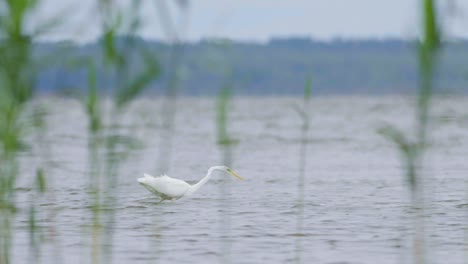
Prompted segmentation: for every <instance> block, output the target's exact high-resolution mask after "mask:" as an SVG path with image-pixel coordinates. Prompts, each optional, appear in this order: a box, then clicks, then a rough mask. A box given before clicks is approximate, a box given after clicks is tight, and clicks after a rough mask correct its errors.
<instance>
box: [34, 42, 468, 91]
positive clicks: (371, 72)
mask: <svg viewBox="0 0 468 264" xmlns="http://www.w3.org/2000/svg"><path fill="white" fill-rule="evenodd" d="M125 40H126V39H123V38H121V39H119V43H121V45H120V46H121V47H122V46H124V45H125V44H124V43H127V41H125ZM127 40H128V39H127ZM132 43H133V45H134V46H133V47H134V48H132V49H129V50H137V49H138V47H144V48H145V49H147V50H150V51H151V52H154V54H156V55H157V57H158V61H159V64H160V68H161V72H162V74H161V75H160V77H159V78H158V80H157V81H155V82H153V83H151V87H150V89H149V90H148V91H150V92H151V93H156V94H157V93H160V92H161V91H162V90H163V89H164V87H165V83H166V79H167V78H166V77H165V76H166V74H167V72H168V68H170V67H172V65H173V64H172V63H171V62H170V60H169V58H170V57H171V56H170V52H171V50H172V49H171V45H168V44H164V43H161V42H156V41H146V40H142V39H134V41H133V42H132ZM416 45H417V43H416V42H409V41H402V40H392V39H389V40H355V41H351V40H334V41H330V42H319V41H313V40H311V39H308V38H285V39H281V38H274V39H271V40H270V41H269V42H268V43H265V44H260V43H246V42H231V41H226V40H222V39H216V40H214V39H212V40H203V41H200V42H198V43H189V44H185V45H184V46H183V47H182V49H177V52H183V53H184V54H183V56H182V58H183V61H182V62H181V63H180V65H179V78H180V81H179V91H180V93H182V94H186V95H212V94H216V93H217V92H218V91H219V89H221V88H222V87H223V86H224V85H226V84H229V85H232V87H233V89H234V91H235V93H236V94H243V95H282V94H285V95H294V94H302V92H303V89H304V84H305V80H306V79H307V76H308V75H309V74H310V75H311V76H312V83H313V92H314V94H376V95H378V94H388V93H410V92H413V91H414V90H415V88H416V87H417V81H418V80H417V78H418V77H417V76H418V73H417V58H418V54H417V49H416ZM122 48H123V47H122ZM35 54H36V56H37V57H38V60H39V61H41V60H43V59H42V58H43V57H45V58H49V57H51V58H52V59H49V60H45V61H46V62H45V63H43V64H44V65H41V71H40V73H39V77H38V80H37V88H38V90H39V91H40V92H41V93H49V92H54V93H55V92H58V93H62V92H67V93H68V92H73V93H80V92H81V91H84V90H85V89H86V87H87V70H86V65H87V63H86V60H94V62H95V63H96V65H98V67H97V68H98V69H99V70H98V85H99V87H100V88H101V90H102V91H106V88H112V87H113V86H114V85H115V83H114V82H115V80H116V79H118V78H112V77H113V76H112V72H108V71H106V67H105V63H104V62H103V61H104V60H103V59H102V58H103V54H102V51H101V49H100V42H99V41H97V42H96V43H92V44H86V45H75V44H72V43H66V42H61V43H37V44H35ZM51 54H52V56H50V55H51ZM127 59H128V60H130V61H131V63H130V64H129V65H131V66H130V68H131V69H132V71H135V72H137V71H141V70H143V69H142V67H143V66H142V65H143V64H142V63H141V61H140V60H141V57H139V56H136V54H128V56H127ZM49 61H50V62H49ZM440 62H441V63H440V67H439V69H438V72H437V74H436V87H437V90H438V91H440V92H448V93H452V92H455V93H459V92H466V91H467V90H468V89H466V88H467V86H468V80H467V79H468V78H467V77H468V64H467V63H466V62H468V41H458V42H452V43H446V44H445V45H444V49H443V51H442V53H441V56H440Z"/></svg>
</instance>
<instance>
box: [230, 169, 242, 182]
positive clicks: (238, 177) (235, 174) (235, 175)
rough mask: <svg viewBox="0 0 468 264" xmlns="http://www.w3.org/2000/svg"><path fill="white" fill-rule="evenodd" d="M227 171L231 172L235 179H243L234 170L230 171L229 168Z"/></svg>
mask: <svg viewBox="0 0 468 264" xmlns="http://www.w3.org/2000/svg"><path fill="white" fill-rule="evenodd" d="M228 171H229V173H231V174H232V176H234V177H236V178H237V179H239V180H245V179H244V178H242V177H241V176H239V174H237V173H235V172H234V171H232V170H231V169H228Z"/></svg>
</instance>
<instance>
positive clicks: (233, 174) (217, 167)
mask: <svg viewBox="0 0 468 264" xmlns="http://www.w3.org/2000/svg"><path fill="white" fill-rule="evenodd" d="M213 168H215V169H217V170H220V171H224V172H226V173H229V174H231V175H232V176H234V177H236V178H238V179H239V180H244V178H242V177H241V176H239V174H237V173H235V172H234V171H233V170H231V168H229V167H227V166H216V167H213Z"/></svg>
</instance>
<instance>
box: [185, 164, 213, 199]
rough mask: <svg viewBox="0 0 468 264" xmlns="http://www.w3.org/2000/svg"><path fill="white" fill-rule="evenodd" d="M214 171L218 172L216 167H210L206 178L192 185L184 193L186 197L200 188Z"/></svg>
mask: <svg viewBox="0 0 468 264" xmlns="http://www.w3.org/2000/svg"><path fill="white" fill-rule="evenodd" d="M215 170H218V168H217V167H211V168H210V169H209V170H208V173H207V174H206V176H205V177H204V178H203V179H201V180H200V181H199V182H197V183H196V184H194V185H192V186H191V187H190V189H189V190H188V191H187V192H186V195H191V194H192V193H194V192H196V191H197V190H198V189H200V187H202V186H203V185H204V184H205V183H206V182H207V181H208V180H209V179H210V178H211V174H213V172H214V171H215Z"/></svg>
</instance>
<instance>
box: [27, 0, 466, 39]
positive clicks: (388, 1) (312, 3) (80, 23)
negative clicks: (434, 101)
mask: <svg viewBox="0 0 468 264" xmlns="http://www.w3.org/2000/svg"><path fill="white" fill-rule="evenodd" d="M42 1H43V4H42V5H41V6H40V7H39V10H38V11H37V12H36V13H37V15H36V16H34V18H33V19H31V22H32V23H31V24H32V25H38V24H40V23H39V22H40V21H44V20H46V19H48V18H51V17H54V16H57V15H58V16H63V15H64V14H65V15H64V17H65V18H66V21H67V23H66V24H64V26H62V27H60V28H56V29H54V30H53V31H52V32H51V33H50V34H48V35H47V37H46V39H49V40H58V39H73V40H77V41H80V42H83V41H90V40H93V39H95V38H96V37H97V36H99V35H100V26H101V24H100V22H99V21H100V20H99V16H98V12H97V7H96V6H95V3H96V2H98V1H96V0H67V1H64V0H42ZM158 1H163V0H148V1H146V0H143V1H142V3H143V4H142V5H143V7H142V11H141V13H140V14H141V16H142V17H143V18H144V27H143V28H142V29H141V30H140V34H141V35H142V36H144V37H146V38H152V39H167V38H168V37H169V35H168V34H167V33H166V31H164V30H163V29H164V27H162V26H161V12H160V10H161V2H159V4H158ZM179 1H181V0H179ZM117 2H119V3H120V4H121V5H123V6H125V5H126V4H128V3H131V2H132V1H131V0H118V1H117ZM175 2H177V1H176V0H166V3H168V5H169V9H170V14H171V17H172V18H173V19H174V20H176V21H183V20H180V17H181V16H179V15H180V12H179V11H178V10H180V9H178V8H176V6H177V5H175V4H174V3H175ZM182 2H183V1H182ZM188 2H189V7H188V8H187V11H186V12H184V13H183V18H184V19H186V20H187V23H185V22H181V23H180V24H184V25H187V26H186V28H185V30H184V29H179V31H182V32H185V33H184V34H183V36H184V39H188V40H191V41H194V40H199V39H200V38H205V37H214V36H216V37H228V38H231V39H236V40H248V41H266V40H268V39H269V38H270V37H278V36H279V37H284V36H310V37H313V38H316V39H322V40H329V39H333V38H337V37H341V38H386V37H399V38H414V37H416V36H417V34H418V23H419V20H420V19H419V12H418V8H419V5H420V0H290V1H286V0H284V1H278V0H192V1H188ZM453 6H456V7H457V8H456V9H453V8H451V7H453ZM158 10H159V11H158ZM439 14H440V15H442V17H443V18H444V28H445V34H446V35H448V36H450V37H463V38H468V1H467V0H443V1H439ZM166 28H167V27H166ZM179 28H183V27H182V26H181V27H179Z"/></svg>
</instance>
